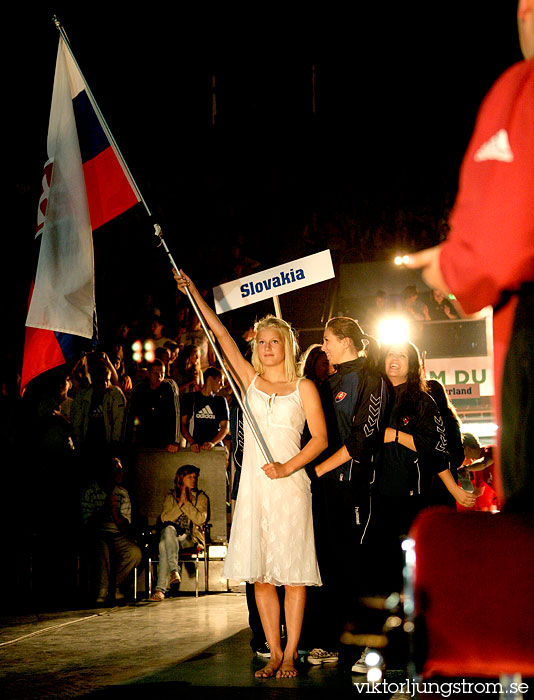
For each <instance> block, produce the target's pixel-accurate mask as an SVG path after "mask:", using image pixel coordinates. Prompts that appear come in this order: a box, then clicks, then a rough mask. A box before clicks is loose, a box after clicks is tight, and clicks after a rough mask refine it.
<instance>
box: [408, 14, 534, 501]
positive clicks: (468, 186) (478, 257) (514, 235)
mask: <svg viewBox="0 0 534 700" xmlns="http://www.w3.org/2000/svg"><path fill="white" fill-rule="evenodd" d="M517 19H518V30H519V42H520V45H521V50H522V52H523V55H524V57H525V60H524V61H521V62H519V63H517V64H515V65H513V66H512V67H511V68H509V69H508V70H507V71H505V72H504V74H503V75H502V76H501V77H500V78H499V79H498V80H497V82H496V83H495V84H494V86H493V87H492V89H491V90H490V92H489V93H488V95H487V96H486V98H485V99H484V101H483V103H482V106H481V108H480V111H479V114H478V117H477V121H476V125H475V130H474V133H473V135H472V138H471V142H470V144H469V147H468V149H467V152H466V154H465V157H464V160H463V163H462V167H461V171H460V181H459V189H458V196H457V199H456V202H455V205H454V208H453V211H452V213H451V219H450V232H449V236H448V238H447V240H446V241H445V242H444V243H443V244H441V245H439V246H436V247H434V248H429V249H427V250H424V251H421V252H419V253H417V254H415V255H413V256H411V259H410V260H409V262H408V263H407V265H408V267H411V268H422V270H423V279H424V280H425V282H426V283H427V284H428V285H429V286H430V287H431V288H433V289H441V290H442V291H444V292H446V293H447V294H450V293H452V294H454V296H455V297H456V299H457V301H458V303H459V305H460V307H461V308H462V309H463V311H464V312H465V313H466V314H473V313H475V312H478V311H480V310H481V309H483V308H484V307H486V306H492V307H493V312H494V316H493V325H494V329H493V340H494V377H495V403H496V406H495V408H496V414H497V422H498V424H499V425H500V426H501V431H500V435H499V442H500V463H501V465H500V470H499V469H498V470H497V484H496V486H497V491H498V493H499V495H502V494H504V498H505V500H506V502H507V503H508V504H509V507H513V506H514V504H515V506H516V507H520V508H522V509H523V508H525V507H526V508H527V509H529V508H531V507H532V506H531V505H529V504H531V503H532V497H531V494H532V493H533V486H534V469H533V467H534V463H533V462H534V456H533V447H532V440H531V437H530V436H531V434H532V429H533V428H534V396H533V391H532V382H531V378H530V376H529V375H530V372H531V368H532V360H533V359H534V326H533V323H534V321H533V319H534V294H533V289H534V165H533V164H534V0H519V2H518V8H517ZM505 363H506V369H505ZM501 410H502V413H501Z"/></svg>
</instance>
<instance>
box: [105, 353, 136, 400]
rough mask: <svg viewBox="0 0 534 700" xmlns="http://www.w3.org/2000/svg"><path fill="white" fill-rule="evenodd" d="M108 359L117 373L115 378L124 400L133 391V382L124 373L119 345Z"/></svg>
mask: <svg viewBox="0 0 534 700" xmlns="http://www.w3.org/2000/svg"><path fill="white" fill-rule="evenodd" d="M109 359H110V361H111V363H112V365H113V367H114V368H115V371H116V372H117V377H118V380H119V382H118V386H119V387H120V388H121V389H122V391H123V393H124V395H125V396H126V398H128V396H130V392H131V391H132V389H133V382H132V378H131V376H130V375H129V374H128V372H127V371H126V363H125V361H124V350H123V347H122V346H121V345H117V346H116V349H115V352H114V353H112V355H111V356H110V358H109Z"/></svg>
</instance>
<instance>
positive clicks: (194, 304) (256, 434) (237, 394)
mask: <svg viewBox="0 0 534 700" xmlns="http://www.w3.org/2000/svg"><path fill="white" fill-rule="evenodd" d="M154 228H155V234H156V236H158V238H159V239H160V241H161V245H162V246H163V249H164V250H165V252H166V253H167V256H168V258H169V261H170V263H171V265H172V267H173V269H174V270H175V271H176V274H177V275H178V277H182V275H181V274H180V270H179V269H178V266H177V264H176V263H175V262H174V258H173V257H172V254H171V251H170V250H169V248H168V247H167V244H166V243H165V240H164V238H163V234H162V231H161V227H160V225H159V224H154ZM185 292H186V294H187V297H188V299H189V301H190V302H191V305H192V307H193V310H194V311H195V313H196V315H197V316H198V318H199V320H200V324H201V326H202V328H203V329H204V332H205V333H206V336H207V338H208V341H209V343H210V345H211V347H212V348H213V352H214V353H215V357H216V358H217V360H218V361H219V364H220V365H221V368H222V370H223V372H224V374H225V375H226V378H227V379H228V383H229V384H230V386H231V387H232V391H233V392H234V396H235V398H236V400H237V403H238V404H239V407H240V408H241V410H242V411H243V415H244V416H245V418H246V419H247V422H248V424H249V426H250V429H251V430H252V433H253V435H254V437H255V438H256V441H257V443H258V445H259V447H260V450H261V452H262V454H263V457H264V459H265V461H266V462H268V463H270V462H273V461H274V460H273V458H272V456H271V453H270V451H269V448H268V447H267V443H266V442H265V440H264V439H263V435H262V434H261V432H260V429H259V427H258V425H257V423H256V421H255V419H254V417H253V416H252V414H251V413H250V412H249V410H248V409H247V408H246V406H245V404H244V402H243V399H242V398H241V393H240V392H241V390H240V389H239V388H238V387H237V385H236V383H235V381H234V378H233V377H232V374H231V372H230V371H229V370H228V368H227V366H226V365H227V364H229V362H228V360H225V359H224V358H223V356H222V354H221V352H220V350H219V348H218V347H217V344H216V343H215V341H214V340H213V338H212V336H211V333H210V329H209V328H208V325H207V323H206V320H205V318H204V316H203V314H202V312H201V310H200V309H199V307H198V304H197V302H196V301H195V299H194V298H193V295H192V294H191V292H190V291H189V289H188V287H185ZM243 389H244V387H243Z"/></svg>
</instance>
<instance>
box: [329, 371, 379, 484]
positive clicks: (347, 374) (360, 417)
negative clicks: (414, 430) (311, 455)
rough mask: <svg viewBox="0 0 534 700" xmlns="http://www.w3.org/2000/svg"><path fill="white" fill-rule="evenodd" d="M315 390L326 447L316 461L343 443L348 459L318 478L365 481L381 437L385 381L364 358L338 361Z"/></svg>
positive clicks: (367, 478)
mask: <svg viewBox="0 0 534 700" xmlns="http://www.w3.org/2000/svg"><path fill="white" fill-rule="evenodd" d="M319 394H320V396H321V403H322V406H323V411H324V414H325V420H326V427H327V432H328V447H327V449H326V450H325V452H323V454H322V455H320V457H319V458H318V459H317V461H316V463H317V464H319V463H320V462H322V461H324V460H325V459H327V458H328V457H329V456H330V455H332V454H334V452H337V450H339V449H340V448H341V447H343V445H345V447H346V448H347V450H348V452H349V454H350V456H351V460H349V461H348V462H346V463H345V464H343V465H341V466H340V467H337V469H333V470H332V471H330V472H328V473H327V474H325V475H324V476H322V477H321V478H322V479H335V480H337V481H360V480H361V479H362V478H363V479H364V480H366V481H367V483H369V478H370V474H371V465H372V462H373V457H374V455H375V454H376V452H377V450H378V449H379V447H380V445H381V443H382V440H383V438H384V430H385V427H386V423H385V415H386V413H387V410H388V406H389V404H390V401H389V397H390V392H389V389H388V385H387V383H386V382H385V380H384V379H383V378H382V376H381V375H380V374H379V373H378V372H373V371H370V370H369V369H368V368H367V362H366V359H365V358H358V359H356V360H350V361H349V362H343V363H342V364H340V365H338V367H337V372H336V373H335V374H333V375H331V376H330V377H329V378H328V379H327V380H326V381H324V382H323V384H322V385H321V388H320V391H319Z"/></svg>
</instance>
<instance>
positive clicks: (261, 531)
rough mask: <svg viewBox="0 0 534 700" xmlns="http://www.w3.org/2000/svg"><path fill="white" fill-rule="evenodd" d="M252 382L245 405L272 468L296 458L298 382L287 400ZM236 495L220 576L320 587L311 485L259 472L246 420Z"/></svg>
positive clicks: (300, 414) (300, 417)
mask: <svg viewBox="0 0 534 700" xmlns="http://www.w3.org/2000/svg"><path fill="white" fill-rule="evenodd" d="M257 376H258V375H256V376H255V377H254V379H253V380H252V382H251V384H250V386H249V388H248V390H247V393H246V396H245V404H246V406H247V408H248V409H249V411H250V412H251V413H252V415H253V416H254V418H255V420H256V423H257V425H258V428H259V430H260V432H261V434H262V435H263V438H264V440H265V442H266V443H267V446H268V447H269V451H270V453H271V455H272V457H273V460H274V461H276V462H281V463H283V462H287V461H288V460H289V459H291V457H294V456H295V455H296V454H298V452H300V439H301V435H302V431H303V429H304V425H305V422H306V416H305V413H304V408H303V406H302V401H301V398H300V393H299V389H298V385H299V383H300V381H299V382H297V386H296V388H295V391H293V392H292V393H291V394H288V395H287V396H278V395H277V394H273V395H272V396H269V395H268V394H266V393H265V392H263V391H261V390H259V389H258V388H257V387H256V378H257ZM243 423H244V434H245V447H244V453H243V466H242V469H241V477H240V481H239V491H238V494H237V502H236V507H235V512H234V518H233V522H232V530H231V533H230V543H229V547H228V554H227V557H226V561H225V565H224V572H223V575H224V576H225V577H226V578H229V579H232V580H237V581H247V582H250V583H252V582H254V581H258V582H262V583H272V584H274V585H276V586H281V585H289V586H303V585H305V586H320V585H321V577H320V574H319V567H318V565H317V556H316V553H315V541H314V534H313V518H312V503H311V489H310V479H309V477H308V475H307V474H306V472H305V470H304V469H299V470H298V471H296V472H294V473H293V474H291V475H290V476H288V477H285V478H282V479H269V477H268V476H266V474H265V473H264V472H263V471H262V466H263V465H264V464H265V458H264V457H263V454H262V452H261V450H260V447H259V446H258V444H257V441H256V438H255V437H254V434H253V432H252V430H251V428H250V426H249V424H248V421H247V419H246V418H244V419H243Z"/></svg>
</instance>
